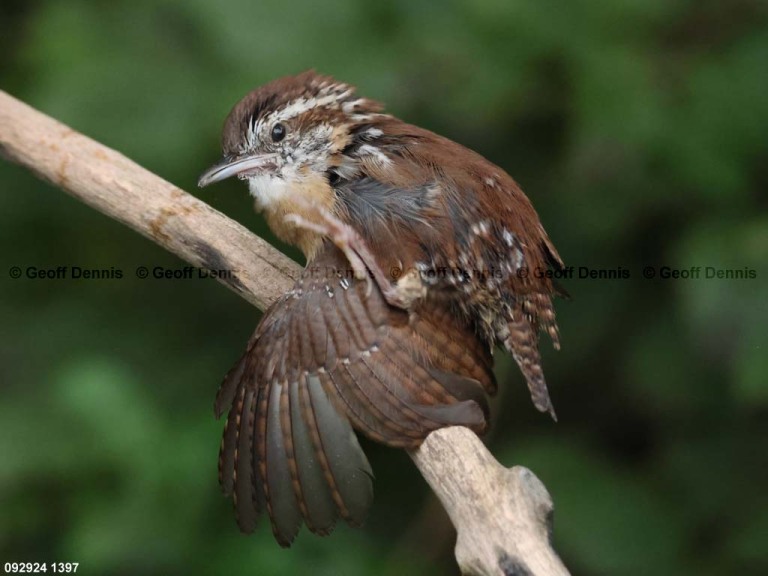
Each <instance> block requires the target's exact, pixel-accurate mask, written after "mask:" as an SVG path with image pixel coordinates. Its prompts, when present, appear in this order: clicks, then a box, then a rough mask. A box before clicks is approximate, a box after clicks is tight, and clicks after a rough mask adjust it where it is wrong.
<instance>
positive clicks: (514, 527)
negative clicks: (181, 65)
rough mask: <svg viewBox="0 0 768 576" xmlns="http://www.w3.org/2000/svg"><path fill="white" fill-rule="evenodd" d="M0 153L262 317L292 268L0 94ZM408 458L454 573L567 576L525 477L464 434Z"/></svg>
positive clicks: (219, 218) (234, 226)
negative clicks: (211, 280) (201, 271)
mask: <svg viewBox="0 0 768 576" xmlns="http://www.w3.org/2000/svg"><path fill="white" fill-rule="evenodd" d="M0 155H2V156H4V157H6V158H7V159H9V160H11V161H12V162H15V163H17V164H20V165H22V166H25V167H26V168H28V169H29V170H31V171H32V172H33V173H34V174H36V175H37V176H38V177H40V178H42V179H43V180H46V181H48V182H50V183H51V184H53V185H54V186H57V187H59V188H61V189H62V190H64V191H65V192H67V193H69V194H71V195H72V196H74V197H76V198H77V199H79V200H82V201H83V202H85V203H86V204H88V205H89V206H91V207H93V208H95V209H96V210H98V211H100V212H103V213H104V214H107V215H108V216H110V217H112V218H114V219H116V220H119V221H120V222H122V223H124V224H126V225H127V226H130V227H131V228H133V229H134V230H136V231H137V232H139V233H141V234H143V235H144V236H146V237H147V238H149V239H151V240H153V241H154V242H156V243H157V244H159V245H160V246H162V247H164V248H166V249H167V250H170V251H171V252H173V253H174V254H176V255H178V256H179V257H181V258H182V259H184V260H186V261H187V262H189V263H190V264H193V265H194V266H197V267H200V268H205V269H228V270H232V271H234V274H233V277H232V278H224V279H221V278H220V279H219V280H220V281H221V282H223V283H224V284H226V285H227V286H228V287H229V288H231V289H232V290H234V291H235V292H236V293H238V294H239V295H240V296H242V297H243V298H245V299H246V300H247V301H249V302H251V303H252V304H254V305H255V306H257V307H258V308H260V309H262V310H263V309H264V308H266V307H267V306H269V304H271V303H272V302H273V301H274V300H276V299H277V298H278V297H279V296H280V295H281V294H282V293H284V292H285V291H287V290H288V289H289V288H290V287H291V286H292V284H293V282H294V279H295V278H296V277H297V276H298V273H299V270H300V268H299V266H298V264H296V263H295V262H293V261H292V260H290V259H289V258H287V257H286V256H285V255H283V254H282V253H280V252H278V251H277V250H275V249H274V248H272V246H270V245H269V244H267V243H266V242H265V241H264V240H262V239H261V238H259V237H258V236H255V235H254V234H252V233H251V232H249V231H248V230H246V229H245V228H244V227H243V226H241V225H240V224H238V223H236V222H234V221H232V220H230V219H229V218H227V217H226V216H224V215H223V214H221V213H220V212H218V211H216V210H214V209H213V208H211V207H210V206H208V205H207V204H205V203H204V202H201V201H200V200H198V199H197V198H195V197H194V196H191V195H189V194H187V193H186V192H184V191H183V190H181V189H179V188H177V187H176V186H174V185H172V184H170V183H168V182H166V181H165V180H163V179H162V178H160V177H158V176H156V175H154V174H152V173H151V172H149V171H147V170H145V169H144V168H142V167H141V166H139V165H138V164H136V163H135V162H132V161H131V160H129V159H128V158H126V157H125V156H123V155H122V154H119V153H118V152H115V151H114V150H111V149H110V148H107V147H106V146H103V145H101V144H99V143H98V142H95V141H93V140H91V139H90V138H87V137H85V136H83V135H82V134H80V133H78V132H75V131H74V130H72V129H71V128H69V127H67V126H65V125H64V124H61V123H60V122H57V121H56V120H53V119H52V118H50V117H48V116H46V115H45V114H42V113H40V112H38V111H37V110H35V109H33V108H31V107H29V106H27V105H26V104H24V103H22V102H20V101H18V100H16V99H15V98H13V97H11V96H10V95H8V94H6V93H5V92H2V91H0ZM411 457H412V458H413V461H414V462H415V463H416V466H418V468H419V470H420V471H421V473H422V474H423V476H424V478H425V479H426V480H427V482H428V483H429V485H430V486H431V487H432V489H433V490H434V491H435V493H436V494H437V496H438V497H439V498H440V501H441V502H442V504H443V506H444V507H445V508H446V510H447V511H448V514H449V516H450V517H451V520H452V522H453V524H454V525H455V526H456V529H457V532H458V539H457V543H456V558H457V561H458V563H459V566H460V567H461V569H462V572H463V573H465V574H477V575H517V576H527V575H535V576H539V575H541V576H545V575H546V576H552V575H564V574H568V571H567V570H566V568H565V566H563V564H562V562H561V561H560V559H559V558H558V556H557V554H556V553H555V552H554V550H553V549H552V547H551V545H550V539H549V534H550V531H551V517H552V500H551V498H550V496H549V493H548V492H547V490H546V488H545V487H544V485H543V484H542V483H541V482H540V481H539V480H538V478H536V476H535V475H534V474H533V473H532V472H531V471H530V470H528V469H526V468H522V467H519V466H516V467H514V468H511V469H506V468H504V467H503V466H501V465H500V464H499V463H498V462H497V461H496V460H495V459H494V458H493V456H492V455H491V454H490V453H489V452H488V450H487V449H486V448H485V446H484V445H483V444H482V442H480V440H479V439H478V438H477V436H475V435H474V434H473V433H472V432H471V431H469V430H468V429H466V428H458V427H456V428H446V429H443V430H438V431H436V432H433V433H432V434H430V435H429V437H428V438H427V439H426V440H425V441H424V443H423V444H422V446H421V447H420V448H419V449H418V450H415V451H414V452H413V453H412V454H411Z"/></svg>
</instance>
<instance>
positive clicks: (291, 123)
mask: <svg viewBox="0 0 768 576" xmlns="http://www.w3.org/2000/svg"><path fill="white" fill-rule="evenodd" d="M380 110H381V106H380V105H379V104H378V103H376V102H373V101H371V100H368V99H366V98H358V97H357V96H356V95H355V89H354V87H352V86H350V85H348V84H344V83H341V82H337V81H335V80H334V79H333V78H330V77H328V76H321V75H319V74H316V73H315V72H313V71H308V72H304V73H303V74H299V75H297V76H290V77H286V78H280V79H278V80H274V81H272V82H270V83H269V84H266V85H264V86H262V87H260V88H257V89H256V90H254V91H252V92H250V93H249V94H248V95H247V96H245V98H243V99H242V100H240V102H238V103H237V104H236V105H235V107H234V108H233V109H232V111H231V112H230V113H229V116H228V117H227V119H226V121H225V123H224V130H223V133H222V150H223V153H224V158H223V161H222V162H221V163H219V164H217V165H216V166H214V167H212V168H211V169H210V170H208V171H207V172H205V173H204V174H203V175H202V176H201V177H200V180H199V182H198V184H199V185H200V186H207V185H208V184H212V183H214V182H218V181H220V180H224V179H225V178H229V177H231V176H237V177H238V178H240V179H241V180H246V181H247V182H248V186H249V188H250V191H251V194H252V195H253V196H254V198H255V199H256V204H257V207H258V208H260V209H267V210H268V209H270V208H271V207H272V204H273V203H275V202H280V201H282V200H283V199H284V196H285V195H287V194H291V193H292V192H291V190H290V189H292V190H293V193H296V192H297V191H298V190H300V189H301V188H303V187H304V186H306V185H307V184H310V183H312V184H313V185H315V186H316V185H320V184H321V180H325V181H326V182H327V181H329V180H330V183H331V184H333V182H334V180H335V179H336V178H337V177H338V172H337V171H339V170H340V171H342V172H343V171H344V170H345V164H347V163H348V162H349V158H348V157H345V154H344V152H345V148H347V147H348V146H349V145H350V143H351V142H352V141H353V139H354V137H355V132H356V130H357V129H358V128H359V127H360V126H362V125H365V124H367V123H370V121H371V120H372V119H373V118H374V117H375V116H377V115H378V114H377V113H378V112H379V111H380Z"/></svg>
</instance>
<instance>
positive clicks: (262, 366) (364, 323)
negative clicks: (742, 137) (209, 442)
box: [215, 246, 495, 546]
mask: <svg viewBox="0 0 768 576" xmlns="http://www.w3.org/2000/svg"><path fill="white" fill-rule="evenodd" d="M348 267H349V266H348V264H346V261H345V260H344V259H343V257H342V256H341V254H340V253H339V252H338V251H337V249H336V248H335V247H332V246H329V247H328V248H326V249H325V251H324V252H323V253H322V254H321V255H320V256H319V257H318V258H317V259H316V260H315V261H314V262H313V264H312V266H311V267H308V268H307V269H306V270H305V272H304V274H303V277H302V279H301V280H299V282H298V283H297V284H296V286H295V287H294V289H293V290H292V291H291V292H289V293H288V294H286V295H285V296H284V297H283V298H281V299H280V300H279V301H278V302H277V303H275V304H274V305H273V306H272V307H271V308H270V309H269V310H268V311H267V313H266V314H265V316H264V318H263V319H262V321H261V323H260V324H259V326H258V328H257V330H256V333H255V334H254V336H253V337H252V339H251V341H250V343H249V346H248V350H247V351H246V353H245V355H244V356H243V357H242V358H241V359H240V361H239V362H238V364H237V365H236V366H235V367H234V368H233V369H232V371H231V372H230V373H229V374H228V375H227V377H226V379H225V381H224V383H223V384H222V387H221V389H220V390H219V394H218V397H217V399H216V405H215V410H216V414H217V416H219V415H221V414H222V413H223V412H224V411H225V410H227V409H229V416H228V418H227V422H226V426H225V429H224V437H223V440H222V446H221V452H220V459H219V470H220V482H221V485H222V488H223V490H224V492H225V493H226V494H228V495H229V494H232V495H233V497H234V500H235V507H236V510H237V516H238V523H239V525H240V528H241V529H242V530H243V531H246V532H249V531H251V530H253V528H254V526H255V522H256V520H257V518H258V516H259V515H260V514H261V513H262V512H263V511H264V510H266V511H267V513H268V514H269V517H270V519H271V522H272V528H273V531H274V533H275V536H276V538H277V540H278V542H280V543H281V544H282V545H285V546H287V545H289V544H290V543H291V542H292V540H293V539H294V537H295V535H296V533H297V532H298V530H299V527H300V525H301V522H302V520H303V521H304V522H306V524H307V526H308V527H309V529H310V530H312V531H313V532H317V533H320V534H327V533H328V532H330V531H331V530H332V529H333V526H334V523H335V521H336V519H337V518H338V517H341V518H343V519H344V520H346V521H347V522H349V523H351V524H360V523H362V522H363V520H364V518H365V515H366V511H367V509H368V507H369V505H370V502H371V498H372V484H371V482H372V476H373V475H372V472H371V468H370V466H369V464H368V461H367V459H366V457H365V455H364V454H363V452H362V450H361V448H360V446H359V444H358V442H357V439H356V437H355V435H354V433H353V431H352V427H354V428H357V429H358V430H360V431H361V432H363V433H364V434H366V435H367V436H369V437H371V438H373V439H374V440H377V441H379V442H383V443H385V444H387V445H389V446H398V447H407V448H412V447H415V446H417V445H418V444H419V443H420V442H421V440H422V439H423V438H424V437H425V436H426V435H427V434H429V432H431V431H432V430H435V429H437V428H441V427H444V426H451V425H463V426H468V427H470V428H472V429H474V430H476V431H478V432H482V431H484V429H485V427H486V410H487V407H486V398H485V393H486V392H492V391H493V390H494V389H495V381H494V377H493V372H492V369H491V368H492V361H491V357H490V353H489V351H488V350H487V347H486V346H484V345H483V344H482V343H481V342H480V341H479V340H477V338H476V337H474V335H473V334H472V333H471V331H470V330H469V329H468V328H466V327H464V326H461V325H459V324H457V322H458V321H457V320H456V318H455V317H454V316H455V315H452V314H450V313H449V311H447V310H444V309H443V308H441V307H439V306H431V305H429V304H425V305H423V306H421V307H420V308H418V309H416V310H414V311H412V312H411V313H410V314H409V313H407V312H404V311H402V310H396V309H393V308H391V307H390V306H388V305H387V304H386V302H385V301H384V299H383V297H382V296H381V294H380V292H379V291H378V289H377V288H376V286H375V284H371V288H370V294H368V290H369V285H368V283H367V282H365V281H357V280H354V279H352V278H350V279H341V278H340V277H339V276H337V275H336V272H335V270H337V269H340V270H342V274H344V273H345V272H343V271H345V270H346V269H347V268H348ZM459 342H460V343H461V345H459V344H458V343H459ZM467 342H469V343H470V344H469V345H468V344H467Z"/></svg>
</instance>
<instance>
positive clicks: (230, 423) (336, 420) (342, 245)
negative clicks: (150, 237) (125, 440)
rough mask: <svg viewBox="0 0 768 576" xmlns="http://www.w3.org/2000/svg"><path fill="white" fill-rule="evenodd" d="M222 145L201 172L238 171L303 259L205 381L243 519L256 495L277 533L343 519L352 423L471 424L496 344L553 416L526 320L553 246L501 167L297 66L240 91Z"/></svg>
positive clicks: (398, 430) (409, 442) (348, 516)
mask: <svg viewBox="0 0 768 576" xmlns="http://www.w3.org/2000/svg"><path fill="white" fill-rule="evenodd" d="M222 148H223V152H224V160H223V162H222V163H220V164H218V165H217V166H214V167H213V168H211V169H210V170H209V171H207V172H206V173H205V174H203V176H202V177H201V178H200V181H199V185H200V186H206V185H208V184H211V183H213V182H218V181H220V180H223V179H225V178H229V177H231V176H237V177H238V178H240V179H241V180H245V181H246V182H247V184H248V188H249V190H250V193H251V195H252V196H253V197H254V199H255V204H256V208H257V210H260V211H262V212H263V213H264V215H265V216H266V220H267V222H268V224H269V226H270V227H271V228H272V230H273V231H274V232H275V234H276V235H277V236H278V237H280V238H281V239H283V240H285V241H287V242H289V243H291V244H295V245H296V246H298V247H299V248H300V249H301V250H302V251H303V252H304V254H305V256H306V259H307V267H306V269H305V270H304V273H303V275H302V277H301V279H300V280H299V281H298V282H297V283H296V285H295V286H294V288H293V289H292V290H291V291H290V292H288V293H287V294H285V295H284V296H283V297H282V298H280V300H278V301H277V302H276V303H275V304H274V305H273V306H272V307H271V308H270V309H269V310H267V312H266V313H265V314H264V317H263V318H262V320H261V323H260V324H259V325H258V327H257V328H256V332H255V334H254V335H253V337H252V338H251V340H250V342H249V343H248V347H247V350H246V352H245V354H244V355H243V356H242V358H241V359H240V361H239V362H238V363H237V364H236V365H235V367H234V368H233V369H232V370H231V371H230V372H229V374H227V376H226V378H225V380H224V382H223V384H222V386H221V388H220V390H219V392H218V396H217V398H216V403H215V411H216V415H217V417H219V416H221V414H222V413H223V412H224V411H225V410H229V416H228V418H227V422H226V426H225V429H224V437H223V441H222V444H221V451H220V456H219V480H220V483H221V485H222V488H223V490H224V492H225V493H226V494H227V495H230V494H231V495H232V496H233V499H234V503H235V509H236V513H237V520H238V523H239V526H240V528H241V530H243V531H244V532H250V531H252V530H253V529H254V527H255V523H256V521H257V518H258V517H259V515H260V514H262V513H263V512H265V511H266V512H267V514H268V515H269V518H270V520H271V523H272V529H273V532H274V534H275V537H276V538H277V541H278V542H279V543H280V544H281V545H283V546H288V545H290V543H291V542H292V541H293V539H294V537H295V536H296V534H297V532H298V530H299V528H300V526H301V523H302V521H303V522H304V523H306V524H307V526H308V528H309V529H310V530H311V531H313V532H316V533H318V534H328V533H329V532H330V531H331V530H332V529H333V527H334V524H335V522H336V520H337V519H338V518H339V517H341V518H342V519H344V520H346V521H347V522H349V523H350V524H353V525H359V524H361V523H362V522H363V520H364V518H365V515H366V512H367V510H368V508H369V506H370V503H371V500H372V495H373V491H372V478H373V473H372V471H371V468H370V465H369V464H368V461H367V459H366V457H365V455H364V454H363V452H362V450H361V448H360V446H359V444H358V442H357V439H356V437H355V434H354V433H353V428H354V429H357V430H358V431H360V432H362V433H363V434H365V435H366V436H368V437H369V438H372V439H373V440H376V441H378V442H382V443H384V444H386V445H388V446H394V447H400V448H407V449H413V448H415V447H417V446H418V445H419V444H420V443H421V441H422V440H423V439H424V438H425V437H426V436H427V434H429V433H430V432H431V431H433V430H435V429H438V428H441V427H445V426H454V425H459V426H468V427H469V428H471V429H472V430H474V431H476V432H477V433H482V432H484V431H485V430H486V427H487V422H488V409H487V401H486V396H487V395H489V394H493V393H494V392H495V390H496V381H495V378H494V374H493V371H492V368H493V358H492V353H493V350H494V348H495V347H497V346H500V347H502V348H504V349H506V350H507V351H509V352H510V353H511V354H512V356H513V357H514V359H515V361H516V362H517V364H518V366H519V367H520V370H521V371H522V373H523V375H524V377H525V379H526V381H527V383H528V388H529V389H530V392H531V396H532V398H533V403H534V405H535V406H536V408H538V409H539V410H541V411H545V412H549V413H550V414H552V416H553V417H554V410H553V408H552V404H551V402H550V399H549V394H548V392H547V386H546V384H545V382H544V375H543V372H542V369H541V365H540V358H539V350H538V333H539V330H540V329H543V330H545V331H546V332H547V333H548V334H549V335H550V337H551V339H552V341H553V343H554V346H555V347H556V348H559V343H558V330H557V324H556V323H555V313H554V309H553V306H552V296H553V295H554V294H555V292H556V290H555V288H554V286H553V284H552V281H551V280H550V279H549V278H547V277H546V275H545V274H533V273H531V274H526V271H528V270H530V271H534V270H547V269H552V268H554V269H561V268H562V266H563V263H562V261H561V259H560V256H559V255H558V254H557V251H556V250H555V247H554V246H553V245H552V242H551V241H550V239H549V237H548V236H547V234H546V232H545V231H544V228H543V227H542V225H541V222H540V221H539V218H538V216H537V214H536V212H535V210H534V209H533V207H532V206H531V203H530V201H529V200H528V198H527V197H526V196H525V195H524V194H523V192H522V191H521V190H520V188H519V187H518V185H517V184H516V183H515V181H514V180H512V178H511V177H510V176H509V175H507V174H506V173H505V172H504V170H502V169H501V168H499V167H498V166H495V165H494V164H491V163H490V162H489V161H488V160H486V159H485V158H483V157H481V156H480V155H478V154H476V153H475V152H472V151H471V150H468V149H466V148H464V147H462V146H460V145H459V144H456V143H455V142H452V141H451V140H448V139H447V138H443V137H442V136H438V135H437V134H434V133H432V132H430V131H428V130H425V129H423V128H419V127H417V126H413V125H410V124H407V123H405V122H403V121H401V120H399V119H397V118H395V117H394V116H391V115H389V114H384V113H382V106H381V105H380V104H378V103H376V102H374V101H372V100H368V99H366V98H361V97H358V96H356V95H355V89H354V88H353V87H352V86H350V85H348V84H344V83H341V82H337V81H335V80H333V79H332V78H330V77H327V76H321V75H318V74H316V73H315V72H313V71H309V72H305V73H303V74H299V75H298V76H293V77H287V78H282V79H279V80H275V81H273V82H270V83H269V84H267V85H265V86H262V87H261V88H258V89H256V90H254V91H253V92H251V93H250V94H248V95H247V96H246V97H245V98H243V99H242V100H241V101H240V102H239V103H238V104H237V105H236V106H235V107H234V108H233V109H232V111H231V112H230V114H229V116H228V117H227V119H226V122H225V124H224V131H223V135H222Z"/></svg>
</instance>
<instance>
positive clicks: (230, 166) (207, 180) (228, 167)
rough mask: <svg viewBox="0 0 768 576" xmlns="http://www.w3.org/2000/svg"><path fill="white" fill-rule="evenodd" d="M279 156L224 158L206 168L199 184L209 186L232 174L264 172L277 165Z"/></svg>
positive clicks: (259, 155)
mask: <svg viewBox="0 0 768 576" xmlns="http://www.w3.org/2000/svg"><path fill="white" fill-rule="evenodd" d="M277 157H278V154H256V155H251V156H239V157H237V158H234V159H227V160H224V162H222V163H220V164H217V165H216V166H214V167H213V168H210V169H208V170H206V171H205V172H204V173H203V175H202V176H200V179H199V180H198V181H197V185H198V186H199V187H200V188H202V187H203V186H208V184H213V183H214V182H220V181H222V180H224V179H226V178H229V177H231V176H238V177H240V178H245V177H246V176H250V175H251V174H259V173H262V172H264V171H265V170H268V169H269V168H274V167H275V160H277Z"/></svg>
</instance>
